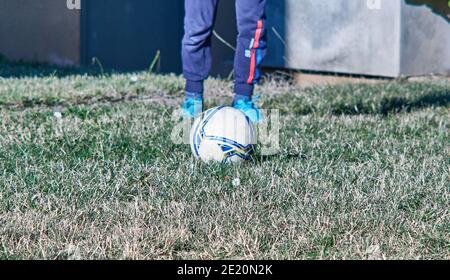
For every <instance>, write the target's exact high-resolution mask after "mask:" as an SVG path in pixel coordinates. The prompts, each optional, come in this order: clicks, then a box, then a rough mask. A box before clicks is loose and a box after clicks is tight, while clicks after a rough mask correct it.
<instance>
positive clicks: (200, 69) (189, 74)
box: [182, 0, 218, 98]
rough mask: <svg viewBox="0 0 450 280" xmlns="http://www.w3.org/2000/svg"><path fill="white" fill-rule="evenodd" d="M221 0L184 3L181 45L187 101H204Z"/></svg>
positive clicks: (190, 0) (188, 1) (187, 1)
mask: <svg viewBox="0 0 450 280" xmlns="http://www.w3.org/2000/svg"><path fill="white" fill-rule="evenodd" d="M217 2H218V0H185V11H186V16H185V19H184V30H185V34H184V37H183V43H182V59H183V75H184V77H185V78H186V94H187V97H189V98H190V97H194V98H202V97H203V80H205V79H206V77H207V76H208V74H209V71H210V69H211V33H212V30H213V24H214V18H215V14H216V7H217Z"/></svg>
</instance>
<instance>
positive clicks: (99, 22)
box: [82, 0, 184, 72]
mask: <svg viewBox="0 0 450 280" xmlns="http://www.w3.org/2000/svg"><path fill="white" fill-rule="evenodd" d="M183 13H184V8H183V5H182V3H180V2H179V1H175V0H172V1H170V0H169V1H158V0H133V1H128V0H95V1H83V5H82V25H83V26H82V44H83V51H82V56H83V62H84V64H89V63H91V60H92V58H93V57H97V58H98V59H99V61H100V62H101V63H102V65H103V67H105V68H113V69H119V70H125V71H130V70H142V69H146V68H148V67H149V66H150V64H151V62H152V60H153V58H154V57H155V55H156V53H157V51H158V50H160V51H161V60H160V65H159V70H160V71H161V72H180V71H181V54H180V45H181V38H182V35H183Z"/></svg>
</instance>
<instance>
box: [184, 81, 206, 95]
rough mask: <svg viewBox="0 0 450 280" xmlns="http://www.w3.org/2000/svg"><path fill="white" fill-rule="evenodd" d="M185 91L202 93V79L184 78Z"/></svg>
mask: <svg viewBox="0 0 450 280" xmlns="http://www.w3.org/2000/svg"><path fill="white" fill-rule="evenodd" d="M186 91H187V92H192V93H203V81H190V80H186Z"/></svg>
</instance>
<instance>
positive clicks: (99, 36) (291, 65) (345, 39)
mask: <svg viewBox="0 0 450 280" xmlns="http://www.w3.org/2000/svg"><path fill="white" fill-rule="evenodd" d="M81 1H82V2H81V10H69V9H68V8H67V4H66V0H57V1H55V0H40V1H30V0H0V53H2V54H3V55H5V56H6V57H7V58H9V59H11V60H26V61H38V62H47V63H51V64H59V65H75V66H78V65H89V64H91V63H92V60H93V58H97V59H98V61H100V63H101V64H102V66H103V67H105V68H109V69H116V70H122V71H133V70H142V69H146V68H148V67H149V65H150V64H151V62H152V60H153V58H154V57H155V55H156V53H157V52H158V51H160V60H159V63H158V64H157V65H156V69H155V70H157V71H160V72H163V73H167V72H175V73H180V71H181V57H180V41H181V37H182V35H183V13H184V7H183V1H179V2H176V3H174V2H173V1H146V0H133V1H129V0H96V1H87V0H84V1H83V0H81ZM407 2H408V3H407ZM407 2H405V1H404V0H379V1H368V0H324V1H313V0H283V1H280V0H269V1H268V9H267V12H268V34H269V45H270V49H269V51H268V57H267V59H266V61H265V64H264V66H266V67H271V68H287V69H298V70H307V71H318V72H327V73H345V74H358V75H374V76H385V77H398V76H403V75H424V74H430V73H436V74H449V73H450V51H449V50H450V24H449V17H447V16H446V11H448V14H450V8H448V7H447V6H445V5H443V4H442V3H443V2H446V1H443V0H428V1H426V0H408V1H407ZM421 4H427V6H425V5H421ZM444 4H446V3H444ZM234 18H235V11H234V1H220V7H219V13H218V18H217V21H216V27H215V28H216V31H217V33H218V34H220V36H221V37H222V38H223V39H225V40H226V41H228V42H229V43H231V44H233V45H234V42H235V36H236V33H237V32H236V24H235V21H234ZM213 57H214V58H213V59H214V66H213V71H212V72H213V73H212V74H213V75H220V76H222V77H224V76H228V75H229V74H230V72H231V70H232V62H233V50H231V49H230V48H229V47H227V46H225V45H224V44H223V43H221V42H220V41H219V40H217V38H214V39H213Z"/></svg>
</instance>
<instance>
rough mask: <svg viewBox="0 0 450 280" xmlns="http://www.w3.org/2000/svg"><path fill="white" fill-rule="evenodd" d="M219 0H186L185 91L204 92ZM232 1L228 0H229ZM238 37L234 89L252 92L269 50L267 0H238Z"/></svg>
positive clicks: (183, 55)
mask: <svg viewBox="0 0 450 280" xmlns="http://www.w3.org/2000/svg"><path fill="white" fill-rule="evenodd" d="M218 1H219V0H185V11H186V16H185V20H184V29H185V35H184V38H183V43H182V58H183V75H184V77H185V78H186V91H187V92H192V93H202V92H203V80H205V79H206V78H207V76H208V74H209V71H210V69H211V34H212V31H213V25H214V19H215V15H216V10H217V3H218ZM226 1H229V0H226ZM235 1H236V15H237V26H238V38H237V47H236V54H235V59H234V80H235V89H234V90H235V93H236V94H239V95H246V96H251V95H252V93H253V88H254V84H255V83H257V82H258V80H259V78H260V69H259V66H260V64H261V61H262V60H263V58H264V56H265V53H266V15H265V5H266V0H235Z"/></svg>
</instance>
